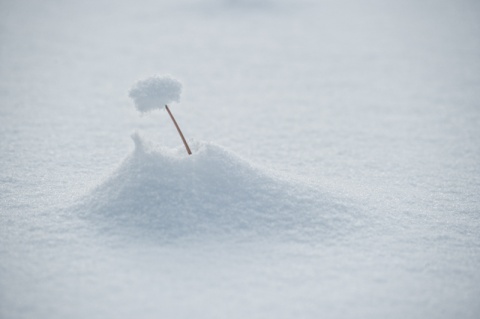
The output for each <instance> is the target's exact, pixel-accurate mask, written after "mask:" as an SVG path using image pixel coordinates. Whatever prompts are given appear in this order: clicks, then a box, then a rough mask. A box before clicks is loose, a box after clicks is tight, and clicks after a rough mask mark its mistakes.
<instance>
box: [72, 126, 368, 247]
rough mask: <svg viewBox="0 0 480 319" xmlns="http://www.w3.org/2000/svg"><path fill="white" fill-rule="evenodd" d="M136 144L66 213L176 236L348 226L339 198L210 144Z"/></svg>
mask: <svg viewBox="0 0 480 319" xmlns="http://www.w3.org/2000/svg"><path fill="white" fill-rule="evenodd" d="M133 140H134V142H135V150H134V151H133V152H132V154H130V155H129V156H128V157H127V158H126V159H125V160H124V161H123V163H122V164H121V165H120V167H119V168H118V169H117V170H116V171H115V172H114V173H113V174H112V176H110V177H109V178H107V179H106V180H105V181H104V182H103V183H101V184H100V185H99V186H97V187H96V188H95V189H93V190H92V191H91V192H89V193H88V194H87V195H85V196H84V197H83V198H81V199H80V200H79V202H78V203H77V204H76V205H75V206H74V207H73V212H74V213H75V214H76V215H77V216H80V217H81V218H83V219H85V220H86V221H87V222H89V223H91V224H92V225H95V226H96V227H97V229H98V230H99V231H100V232H102V233H105V234H115V235H120V236H131V237H132V238H133V237H134V238H137V237H140V238H149V239H154V240H163V241H171V240H177V239H179V238H184V239H185V238H194V239H195V240H196V239H199V238H205V239H207V238H214V239H218V238H227V237H228V238H233V237H235V238H237V239H241V238H245V239H246V238H250V239H251V238H258V236H260V237H262V238H271V237H281V238H284V239H291V240H299V241H304V240H316V239H319V238H323V239H325V238H334V237H338V236H341V235H345V234H348V233H352V232H354V231H355V228H356V227H358V225H359V221H360V220H361V217H360V215H359V214H360V211H359V209H358V207H356V206H355V204H353V203H348V201H345V199H340V198H335V197H334V196H331V195H328V194H326V193H323V192H321V191H319V190H317V189H315V188H313V187H309V186H306V185H304V184H302V183H298V182H292V181H287V180H283V179H281V178H278V177H274V176H271V175H270V174H268V173H266V172H264V171H263V170H261V169H259V168H257V167H255V166H253V165H251V164H250V163H249V162H247V161H245V160H243V159H241V158H240V157H238V156H237V155H235V154H233V153H232V152H229V151H228V150H226V149H224V148H222V147H221V146H218V145H215V144H212V143H194V144H193V145H191V147H192V150H193V155H191V156H188V155H187V154H186V152H185V150H184V149H182V148H179V149H176V150H162V149H156V148H154V147H150V146H147V145H145V142H144V140H142V138H141V137H139V136H138V135H137V134H135V135H133Z"/></svg>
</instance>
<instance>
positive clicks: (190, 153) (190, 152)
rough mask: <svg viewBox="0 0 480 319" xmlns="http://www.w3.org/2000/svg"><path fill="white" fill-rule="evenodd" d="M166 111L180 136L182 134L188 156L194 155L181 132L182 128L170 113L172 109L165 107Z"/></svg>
mask: <svg viewBox="0 0 480 319" xmlns="http://www.w3.org/2000/svg"><path fill="white" fill-rule="evenodd" d="M165 109H167V112H168V114H169V115H170V118H171V119H172V121H173V124H175V127H176V128H177V131H178V134H180V137H181V138H182V141H183V145H185V148H186V149H187V153H188V155H192V151H190V147H188V144H187V141H186V140H185V137H184V136H183V133H182V130H180V127H179V126H178V124H177V121H175V118H174V117H173V114H172V112H170V109H169V108H168V106H167V105H165Z"/></svg>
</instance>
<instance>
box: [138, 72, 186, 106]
mask: <svg viewBox="0 0 480 319" xmlns="http://www.w3.org/2000/svg"><path fill="white" fill-rule="evenodd" d="M181 92H182V83H180V82H179V81H177V80H175V79H173V78H171V77H170V76H159V75H154V76H151V77H149V78H147V79H145V80H141V81H138V82H137V83H135V85H134V86H133V87H132V89H131V90H130V92H129V96H130V97H131V98H132V99H133V101H134V103H135V107H136V108H137V110H139V111H140V112H148V111H152V110H154V109H161V108H163V106H164V105H166V104H169V103H170V102H180V94H181Z"/></svg>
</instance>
